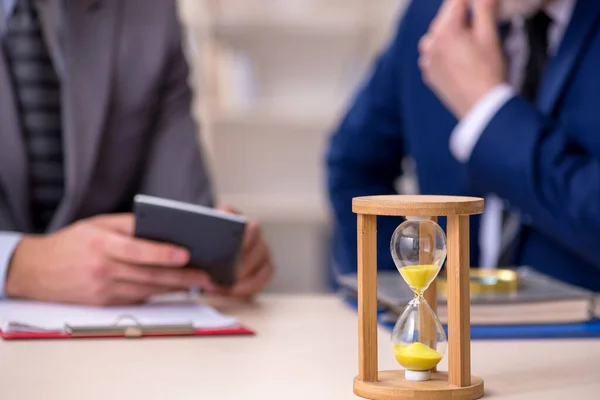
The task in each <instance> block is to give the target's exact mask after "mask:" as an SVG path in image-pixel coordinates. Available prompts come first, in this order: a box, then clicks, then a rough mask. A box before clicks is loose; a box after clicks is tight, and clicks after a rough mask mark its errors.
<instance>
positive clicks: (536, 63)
mask: <svg viewBox="0 0 600 400" xmlns="http://www.w3.org/2000/svg"><path fill="white" fill-rule="evenodd" d="M551 23H552V21H551V20H550V17H548V15H547V14H546V13H544V12H543V11H540V12H538V13H537V14H536V15H534V16H533V17H532V18H530V19H528V20H527V21H525V30H526V31H527V41H528V43H529V59H528V60H527V67H526V68H525V80H524V82H523V87H522V88H521V94H522V95H523V96H524V97H525V98H527V99H528V100H530V101H534V100H535V98H536V96H537V92H538V88H539V86H540V82H541V80H542V75H543V73H544V69H545V67H546V62H547V61H548V29H549V28H550V24H551Z"/></svg>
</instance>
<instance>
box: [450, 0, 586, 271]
mask: <svg viewBox="0 0 600 400" xmlns="http://www.w3.org/2000/svg"><path fill="white" fill-rule="evenodd" d="M575 4H576V0H553V1H552V2H550V3H549V4H548V5H547V6H545V7H544V11H545V12H546V13H547V14H548V16H549V17H550V18H551V20H552V23H551V25H550V29H549V32H548V45H549V48H548V54H549V56H550V57H552V56H553V55H554V54H556V52H557V50H558V47H559V45H560V43H561V41H562V38H563V36H564V34H565V31H566V29H567V27H568V25H569V22H570V21H571V16H572V15H573V9H574V8H575ZM504 50H505V52H506V56H507V61H508V71H507V72H508V82H506V83H504V84H501V85H498V86H497V87H495V88H493V89H492V90H490V91H489V92H488V93H487V94H486V95H485V96H483V98H482V99H480V100H479V102H478V103H477V104H476V105H475V106H474V107H473V108H472V109H471V110H470V111H469V112H468V113H467V115H466V116H465V117H464V118H463V119H462V120H461V121H459V123H458V125H457V126H456V128H455V129H454V131H453V132H452V134H451V136H450V151H451V152H452V154H453V155H454V157H455V158H456V159H457V160H458V161H460V162H462V163H466V162H468V161H469V158H470V157H471V153H472V152H473V148H474V147H475V145H476V144H477V141H478V140H479V137H480V136H481V134H482V133H483V131H484V130H485V128H486V127H487V125H488V124H489V122H490V121H491V120H492V118H493V117H494V116H495V115H496V113H497V112H498V111H499V110H500V109H501V108H502V107H503V106H504V105H505V104H506V103H507V102H508V101H509V100H510V99H512V98H513V97H514V96H515V95H516V94H517V93H518V90H519V88H520V87H521V86H522V84H523V80H524V78H525V68H526V64H527V59H528V58H529V46H528V43H527V33H526V31H525V27H524V19H523V18H515V19H514V20H513V21H512V22H511V29H510V33H509V35H508V36H507V37H506V40H505V41H504ZM502 209H503V202H502V200H501V199H500V198H498V197H497V196H496V195H495V194H490V195H489V196H486V206H485V212H484V214H483V216H482V220H481V230H480V236H479V246H480V254H481V259H480V261H479V262H480V265H479V266H480V267H482V268H493V267H496V266H497V264H498V258H499V256H500V252H501V250H502V248H503V246H504V245H505V244H506V242H507V241H508V240H510V237H511V232H508V231H506V230H505V231H503V226H502ZM518 225H519V221H518V216H516V215H515V216H514V217H513V219H512V224H511V228H512V230H513V231H514V232H516V229H518ZM509 230H510V228H509ZM514 232H513V233H514Z"/></svg>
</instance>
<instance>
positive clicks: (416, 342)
mask: <svg viewBox="0 0 600 400" xmlns="http://www.w3.org/2000/svg"><path fill="white" fill-rule="evenodd" d="M390 251H391V253H392V258H393V259H394V263H395V264H396V268H398V272H400V275H401V276H402V278H403V279H404V281H405V282H406V283H407V284H408V286H409V287H410V289H411V290H412V291H413V292H414V294H415V297H414V298H413V299H412V300H411V301H410V302H409V303H408V305H407V306H406V308H405V309H404V311H403V312H402V314H401V315H400V317H399V318H398V321H397V322H396V325H395V326H394V330H393V331H392V349H393V352H394V356H395V357H396V360H397V361H398V363H399V364H400V365H401V366H402V367H404V368H405V370H406V371H405V375H404V376H405V378H406V379H407V380H410V381H426V380H430V379H431V371H432V370H433V369H434V368H435V367H436V366H437V364H438V363H439V362H440V361H441V360H442V357H443V356H444V353H445V351H446V342H447V340H446V332H445V331H444V328H443V327H442V324H441V322H440V320H439V319H438V317H437V315H436V314H435V312H434V311H433V309H432V308H431V306H430V305H429V304H428V303H427V300H426V299H425V298H424V297H423V295H424V293H425V291H426V290H427V289H428V288H429V285H431V283H432V282H433V281H434V279H435V278H436V277H437V275H438V274H439V272H440V269H441V268H442V265H443V264H444V261H445V260H446V235H445V234H444V231H443V230H442V228H441V227H440V226H439V225H438V224H437V223H436V222H434V221H432V220H430V219H429V218H427V217H407V220H406V221H405V222H403V223H402V224H401V225H400V226H399V227H398V228H397V229H396V230H395V231H394V234H393V235H392V240H391V241H390Z"/></svg>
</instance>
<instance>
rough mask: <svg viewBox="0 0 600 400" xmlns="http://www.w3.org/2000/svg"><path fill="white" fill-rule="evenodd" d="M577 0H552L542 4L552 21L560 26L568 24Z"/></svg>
mask: <svg viewBox="0 0 600 400" xmlns="http://www.w3.org/2000/svg"><path fill="white" fill-rule="evenodd" d="M576 4H577V0H553V1H551V2H550V3H548V4H547V5H546V6H544V11H546V13H547V14H548V16H549V17H550V18H551V19H552V22H553V23H555V24H559V25H562V26H565V27H566V26H567V25H569V22H570V21H571V17H572V16H573V10H574V9H575V5H576Z"/></svg>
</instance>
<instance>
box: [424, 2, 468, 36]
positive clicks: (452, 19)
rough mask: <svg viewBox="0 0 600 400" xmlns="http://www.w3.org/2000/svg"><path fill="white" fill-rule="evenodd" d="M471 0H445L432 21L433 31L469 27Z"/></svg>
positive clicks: (431, 28)
mask: <svg viewBox="0 0 600 400" xmlns="http://www.w3.org/2000/svg"><path fill="white" fill-rule="evenodd" d="M468 10H469V0H445V1H444V2H443V3H442V6H441V7H440V9H439V11H438V14H437V15H436V17H435V18H434V20H433V22H432V23H431V27H430V30H431V31H432V32H435V31H438V30H441V29H448V28H451V29H457V28H465V27H467V25H468V23H467V13H468Z"/></svg>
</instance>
